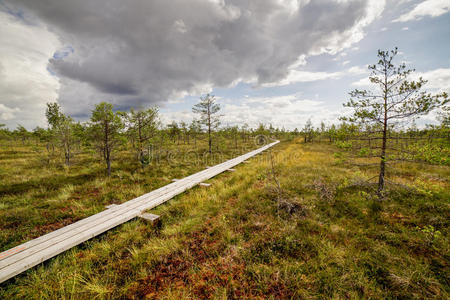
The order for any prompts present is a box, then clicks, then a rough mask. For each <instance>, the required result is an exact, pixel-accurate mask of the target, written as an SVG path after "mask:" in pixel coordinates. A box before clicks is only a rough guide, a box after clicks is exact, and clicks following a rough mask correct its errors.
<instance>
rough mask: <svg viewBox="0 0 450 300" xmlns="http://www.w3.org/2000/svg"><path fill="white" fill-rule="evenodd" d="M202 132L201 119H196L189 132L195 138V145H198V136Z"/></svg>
mask: <svg viewBox="0 0 450 300" xmlns="http://www.w3.org/2000/svg"><path fill="white" fill-rule="evenodd" d="M201 132H202V126H201V124H200V121H198V120H196V119H194V120H192V122H191V124H190V125H189V134H190V136H192V138H193V139H194V146H195V147H197V138H198V135H199V134H200V133H201Z"/></svg>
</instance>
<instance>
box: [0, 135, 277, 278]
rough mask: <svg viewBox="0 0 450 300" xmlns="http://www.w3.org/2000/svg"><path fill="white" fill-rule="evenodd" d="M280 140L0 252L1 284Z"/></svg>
mask: <svg viewBox="0 0 450 300" xmlns="http://www.w3.org/2000/svg"><path fill="white" fill-rule="evenodd" d="M277 143H279V141H275V142H273V143H271V144H268V145H266V146H264V147H261V148H259V149H256V150H254V151H251V152H249V153H246V154H244V155H241V156H238V157H236V158H233V159H230V160H227V161H226V162H223V163H221V164H218V165H215V166H214V167H210V168H207V169H205V170H203V171H200V172H198V173H195V174H193V175H190V176H188V177H185V178H183V179H180V180H177V181H175V182H173V183H170V184H168V185H166V186H163V187H161V188H159V189H156V190H154V191H151V192H150V193H147V194H144V195H142V196H140V197H137V198H135V199H133V200H130V201H127V202H125V203H122V204H120V205H116V206H114V207H111V208H109V209H107V210H105V211H102V212H100V213H98V214H95V215H92V216H90V217H87V218H85V219H82V220H80V221H78V222H75V223H73V224H70V225H68V226H65V227H63V228H60V229H58V230H56V231H53V232H50V233H48V234H46V235H43V236H41V237H39V238H36V239H34V240H31V241H28V242H26V243H24V244H21V245H18V246H16V247H14V248H12V249H9V250H6V251H4V252H2V253H0V283H1V282H4V281H6V280H8V279H10V278H12V277H14V276H16V275H17V274H20V273H22V272H24V271H26V270H28V269H30V268H32V267H34V266H36V265H38V264H40V263H42V262H44V261H45V260H47V259H50V258H52V257H54V256H56V255H58V254H60V253H62V252H64V251H66V250H68V249H70V248H72V247H74V246H76V245H78V244H81V243H83V242H85V241H87V240H89V239H91V238H93V237H95V236H97V235H99V234H101V233H103V232H105V231H107V230H109V229H111V228H113V227H115V226H117V225H120V224H122V223H125V222H127V221H129V220H131V219H133V218H136V217H137V216H139V215H140V214H141V213H143V212H144V211H145V210H147V209H151V208H154V207H156V206H158V205H160V204H162V203H164V202H166V201H167V200H170V199H171V198H173V197H174V196H176V195H178V194H181V193H183V192H184V191H186V190H188V189H190V188H192V187H194V186H196V185H198V184H200V183H201V182H203V181H205V180H207V179H210V178H212V177H214V176H216V175H218V174H220V173H222V172H224V171H226V170H228V169H230V168H232V167H234V166H236V165H238V164H240V163H242V162H243V161H245V160H247V159H248V158H250V157H252V156H255V155H257V154H258V153H261V152H262V151H264V150H266V149H268V148H270V147H272V146H274V145H276V144H277Z"/></svg>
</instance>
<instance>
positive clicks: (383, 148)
mask: <svg viewBox="0 0 450 300" xmlns="http://www.w3.org/2000/svg"><path fill="white" fill-rule="evenodd" d="M384 79H385V81H384V120H383V142H382V144H381V155H380V158H381V161H380V175H379V177H378V189H377V194H378V198H379V200H381V199H382V192H383V190H384V173H385V170H386V142H387V121H388V116H387V98H388V88H387V74H386V71H385V75H384Z"/></svg>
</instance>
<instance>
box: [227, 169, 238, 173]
mask: <svg viewBox="0 0 450 300" xmlns="http://www.w3.org/2000/svg"><path fill="white" fill-rule="evenodd" d="M227 171H229V172H234V171H236V170H235V169H228V170H227Z"/></svg>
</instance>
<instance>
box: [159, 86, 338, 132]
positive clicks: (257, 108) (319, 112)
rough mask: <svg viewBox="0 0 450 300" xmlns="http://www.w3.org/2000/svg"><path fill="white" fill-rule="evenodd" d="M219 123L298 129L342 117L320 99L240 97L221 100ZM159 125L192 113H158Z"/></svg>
mask: <svg viewBox="0 0 450 300" xmlns="http://www.w3.org/2000/svg"><path fill="white" fill-rule="evenodd" d="M219 102H220V104H221V105H222V110H221V114H222V115H223V116H222V118H221V123H222V125H223V126H226V125H231V126H232V125H239V126H242V125H243V124H244V123H246V124H248V125H249V126H250V127H253V128H254V127H257V126H258V124H259V123H263V124H269V123H270V124H272V125H273V126H275V127H279V128H281V127H285V128H287V129H294V128H296V127H297V128H298V129H300V128H301V127H302V126H303V125H304V124H305V122H306V121H307V120H308V119H310V118H311V121H312V122H313V124H314V125H315V126H318V125H319V124H320V122H321V121H324V122H325V123H327V124H331V123H333V122H337V121H338V117H339V116H340V115H341V114H342V111H343V109H342V107H341V105H338V107H332V106H330V105H329V104H327V103H325V102H323V101H320V100H310V99H302V98H300V96H299V95H298V94H289V95H284V96H274V97H245V96H244V97H243V98H240V99H221V100H220V101H219ZM162 115H163V118H162V119H163V122H164V123H165V124H168V123H170V122H172V121H173V120H174V121H177V122H179V121H185V122H190V121H191V120H192V117H193V115H192V113H191V112H190V111H188V110H182V111H175V112H162Z"/></svg>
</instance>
